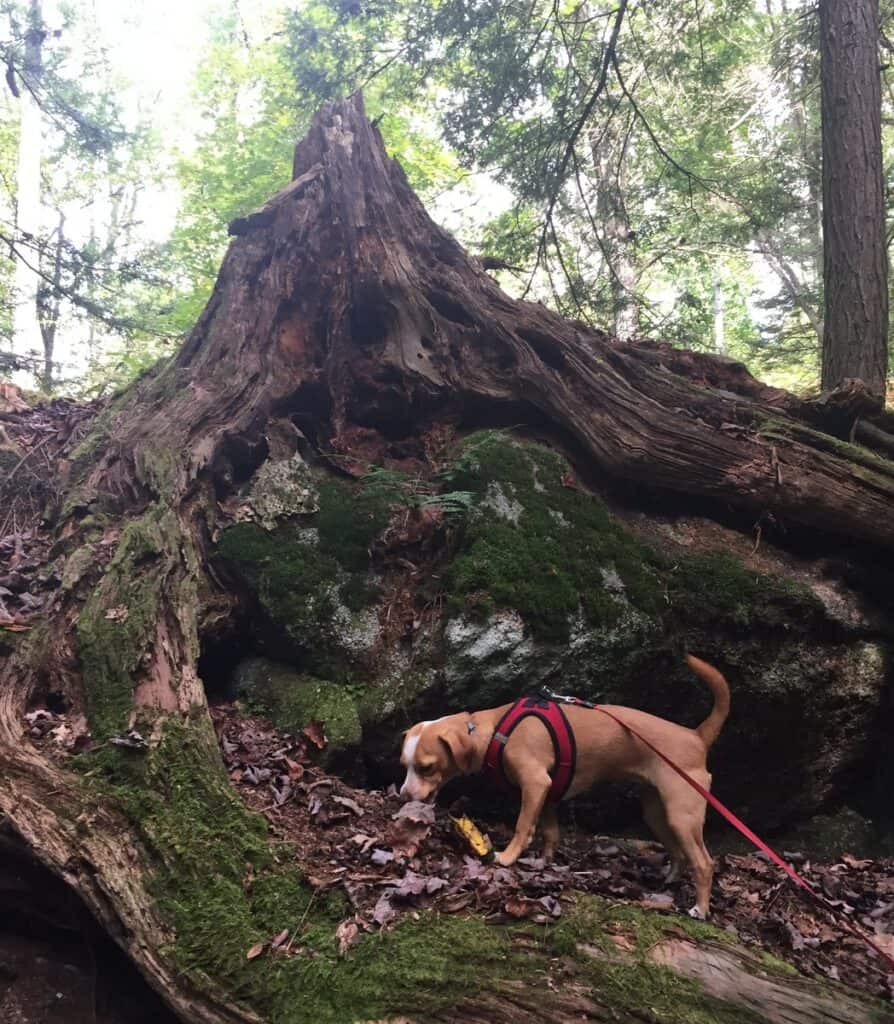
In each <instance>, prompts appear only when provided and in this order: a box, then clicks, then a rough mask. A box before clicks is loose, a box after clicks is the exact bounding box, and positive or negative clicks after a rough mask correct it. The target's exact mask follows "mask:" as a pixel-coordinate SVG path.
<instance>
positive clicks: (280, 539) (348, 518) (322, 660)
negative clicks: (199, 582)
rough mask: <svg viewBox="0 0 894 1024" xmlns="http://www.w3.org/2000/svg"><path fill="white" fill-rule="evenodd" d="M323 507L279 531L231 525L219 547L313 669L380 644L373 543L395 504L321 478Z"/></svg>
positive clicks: (340, 668) (352, 660) (343, 664)
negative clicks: (371, 549)
mask: <svg viewBox="0 0 894 1024" xmlns="http://www.w3.org/2000/svg"><path fill="white" fill-rule="evenodd" d="M317 493H318V495H319V509H318V511H317V512H316V513H315V514H313V515H308V516H303V517H300V518H298V519H294V520H290V521H287V522H284V523H281V524H280V525H279V526H277V527H276V528H275V529H273V530H269V529H265V528H264V527H263V526H261V525H258V524H256V523H249V522H243V523H237V524H236V525H234V526H232V527H230V528H229V529H227V530H225V531H224V533H223V534H222V535H221V538H220V541H219V543H218V553H219V554H220V556H221V557H223V558H224V559H226V560H227V562H229V563H230V565H232V566H233V567H234V568H235V569H236V571H237V572H238V573H239V575H240V576H241V578H242V580H243V582H244V584H245V585H246V586H247V587H248V589H249V590H250V591H252V592H253V593H254V595H255V596H256V598H257V600H258V602H259V604H260V606H261V608H262V609H263V611H264V613H265V616H266V619H267V623H268V625H269V626H270V627H271V628H272V633H271V637H272V646H273V647H274V649H276V647H277V646H282V647H283V648H284V649H285V650H286V651H287V652H288V653H289V654H290V655H291V656H294V657H295V658H297V659H299V660H300V661H301V662H302V663H303V664H305V665H306V666H307V667H308V668H309V669H310V670H311V671H314V672H317V673H318V674H321V675H332V674H337V673H340V672H342V673H343V672H344V671H345V670H346V669H348V668H350V667H351V666H353V665H354V664H356V663H357V662H358V661H360V660H362V659H363V658H364V656H365V655H366V654H367V653H368V652H369V651H370V649H371V648H372V647H373V646H374V645H375V643H376V641H377V640H378V636H379V627H378V620H377V617H376V614H375V611H374V609H372V607H371V606H372V604H373V602H374V601H375V599H376V596H377V593H378V588H377V583H376V580H375V577H374V575H373V574H372V573H371V571H370V566H369V547H370V544H371V543H372V540H373V538H374V537H375V536H376V534H377V533H378V532H379V531H380V530H381V529H382V528H383V527H384V526H385V524H386V522H387V519H388V512H389V504H388V502H387V500H385V499H384V498H381V497H379V496H376V495H373V496H370V495H369V494H367V493H365V492H363V491H360V492H358V493H356V494H355V493H354V492H352V491H351V490H350V489H349V488H348V487H347V486H346V485H343V484H341V483H337V482H335V481H332V480H328V479H323V480H320V481H319V482H318V484H317Z"/></svg>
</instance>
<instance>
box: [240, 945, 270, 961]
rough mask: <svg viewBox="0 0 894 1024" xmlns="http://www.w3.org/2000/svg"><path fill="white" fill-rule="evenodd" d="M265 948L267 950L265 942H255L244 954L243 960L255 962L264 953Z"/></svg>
mask: <svg viewBox="0 0 894 1024" xmlns="http://www.w3.org/2000/svg"><path fill="white" fill-rule="evenodd" d="M266 948H267V943H266V942H256V943H255V944H254V945H253V946H252V947H251V949H250V950H249V951H248V952H247V953H246V954H245V959H246V960H257V958H258V957H259V956H260V955H261V954H262V953H263V952H264V950H265V949H266Z"/></svg>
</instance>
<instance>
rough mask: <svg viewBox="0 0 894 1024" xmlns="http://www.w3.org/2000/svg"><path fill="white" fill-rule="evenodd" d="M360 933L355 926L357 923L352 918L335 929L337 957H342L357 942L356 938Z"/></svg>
mask: <svg viewBox="0 0 894 1024" xmlns="http://www.w3.org/2000/svg"><path fill="white" fill-rule="evenodd" d="M359 933H360V929H359V927H358V926H357V921H356V920H355V919H354V918H353V917H349V918H348V919H347V920H345V921H342V923H341V924H340V925H339V926H338V927H337V928H336V929H335V938H336V940H337V941H338V955H339V956H344V955H345V953H347V951H348V950H349V949H350V948H351V946H353V945H354V943H355V942H356V941H357V937H358V935H359Z"/></svg>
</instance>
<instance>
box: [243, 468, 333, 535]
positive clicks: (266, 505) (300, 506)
mask: <svg viewBox="0 0 894 1024" xmlns="http://www.w3.org/2000/svg"><path fill="white" fill-rule="evenodd" d="M319 508H320V504H319V495H318V494H317V489H316V486H315V484H314V480H313V475H312V473H311V469H310V466H308V465H307V463H306V462H305V461H304V459H302V458H301V456H300V455H299V454H298V453H297V452H296V453H295V454H294V455H292V456H291V458H288V459H278V460H274V459H267V461H266V462H264V463H263V465H262V466H261V468H260V469H259V470H258V471H257V472H256V473H255V475H254V476H253V477H252V480H251V485H250V487H249V491H248V494H247V495H246V497H245V502H244V504H243V505H242V506H241V507H240V508H239V510H238V512H237V515H236V518H237V519H238V520H240V521H244V520H254V521H255V522H258V523H260V525H261V526H263V527H264V529H265V530H273V529H274V528H275V527H276V524H277V522H278V520H280V519H284V518H287V517H289V516H296V515H309V514H311V513H313V512H318V511H319Z"/></svg>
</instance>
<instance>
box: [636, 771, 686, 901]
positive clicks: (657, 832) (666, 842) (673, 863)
mask: <svg viewBox="0 0 894 1024" xmlns="http://www.w3.org/2000/svg"><path fill="white" fill-rule="evenodd" d="M642 806H643V820H644V821H645V823H646V824H647V825H648V826H649V828H650V829H651V830H652V835H654V836H655V838H656V839H657V840H658V842H659V843H661V845H662V846H663V847H664V848H665V850H667V852H668V854H669V855H670V864H669V865H668V870H667V874H666V875H665V876H664V881H665V882H666V883H667V884H668V885H670V884H671V883H673V882H676V881H677V880H678V879H679V877H680V873H681V871H682V869H683V865H684V863H685V860H686V859H685V857H684V856H683V851H682V850H681V849H680V844H679V843H678V842H677V838H676V836H675V835H674V833H673V832H672V831H671V827H670V825H669V824H668V823H667V815H666V814H665V813H664V803H663V802H662V800H661V796H660V795H659V793H658V791H657V790H655V789H652V787H651V786H649V787H647V788H645V789H644V790H643V793H642Z"/></svg>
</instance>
